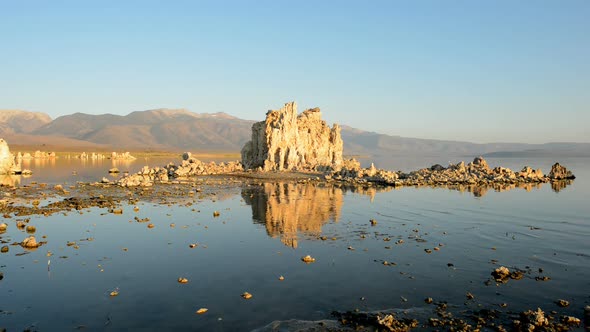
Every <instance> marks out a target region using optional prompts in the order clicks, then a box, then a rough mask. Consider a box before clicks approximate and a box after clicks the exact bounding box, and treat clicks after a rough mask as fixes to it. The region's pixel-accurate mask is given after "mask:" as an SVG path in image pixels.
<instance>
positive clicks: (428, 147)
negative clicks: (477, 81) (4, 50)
mask: <svg viewBox="0 0 590 332" xmlns="http://www.w3.org/2000/svg"><path fill="white" fill-rule="evenodd" d="M254 122H255V121H250V120H243V119H239V118H236V117H234V116H231V115H229V114H226V113H193V112H191V111H189V110H186V109H165V108H162V109H154V110H147V111H136V112H131V113H129V114H127V115H114V114H100V115H92V114H85V113H74V114H70V115H65V116H60V117H58V118H56V119H54V120H53V121H52V120H51V118H50V117H49V116H48V115H47V114H44V113H35V112H26V111H0V135H2V137H3V138H5V139H6V140H7V141H8V142H9V143H10V144H17V145H18V144H20V145H33V144H35V143H36V144H35V145H46V146H59V145H60V144H62V145H63V144H65V145H68V146H80V147H87V148H93V147H96V148H108V147H111V148H113V149H115V148H116V149H130V150H172V151H234V152H237V151H240V150H241V148H242V146H243V145H244V144H245V143H246V142H247V141H248V140H250V138H251V127H252V124H253V123H254ZM342 138H343V140H344V154H345V155H359V156H366V157H370V158H371V159H374V160H376V161H379V160H384V159H391V158H400V157H404V156H405V157H411V156H445V157H446V156H448V157H449V158H450V157H469V156H476V155H484V156H489V157H516V156H519V157H526V156H530V157H534V156H549V155H551V156H553V155H555V156H562V157H578V156H580V157H590V143H568V142H564V143H545V144H525V143H487V144H478V143H470V142H461V141H448V140H433V139H420V138H407V137H400V136H391V135H384V134H379V133H375V132H370V131H364V130H361V129H356V128H352V127H350V126H346V125H343V126H342ZM445 160H447V159H445Z"/></svg>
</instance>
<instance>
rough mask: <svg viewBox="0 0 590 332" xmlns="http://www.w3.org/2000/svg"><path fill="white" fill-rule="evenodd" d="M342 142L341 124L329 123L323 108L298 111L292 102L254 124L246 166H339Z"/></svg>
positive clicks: (244, 158) (277, 168) (244, 150)
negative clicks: (323, 114)
mask: <svg viewBox="0 0 590 332" xmlns="http://www.w3.org/2000/svg"><path fill="white" fill-rule="evenodd" d="M342 146H343V142H342V136H341V135H340V126H338V125H337V124H334V126H333V127H332V128H330V127H329V126H328V125H326V122H325V121H323V120H322V113H321V112H320V109H319V108H313V109H308V110H306V111H304V112H303V113H301V114H299V115H297V104H296V103H295V102H290V103H286V104H285V106H284V107H283V108H281V109H280V110H277V111H273V110H271V111H268V112H267V113H266V120H265V121H261V122H257V123H255V124H253V125H252V140H251V141H248V142H247V143H246V145H244V147H243V148H242V164H243V165H244V169H246V170H248V169H259V170H262V171H286V170H330V169H331V170H339V169H340V168H341V165H342Z"/></svg>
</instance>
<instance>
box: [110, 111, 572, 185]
mask: <svg viewBox="0 0 590 332" xmlns="http://www.w3.org/2000/svg"><path fill="white" fill-rule="evenodd" d="M321 116H322V115H321V111H320V109H319V108H313V109H308V110H305V111H304V112H303V113H301V114H299V115H297V104H296V103H295V102H291V103H286V104H285V105H284V107H283V108H281V109H279V110H270V111H268V112H267V114H266V120H265V121H261V122H257V123H255V124H253V125H252V140H251V141H248V142H247V143H246V144H245V145H244V147H243V149H242V160H241V161H236V162H230V163H227V164H226V163H221V164H219V165H218V164H215V163H203V162H201V161H199V160H197V159H195V158H193V157H192V156H191V154H190V153H188V152H187V153H185V154H184V155H183V157H182V161H181V163H180V165H175V164H173V163H170V164H168V165H166V166H164V167H156V168H147V167H145V168H144V169H142V170H141V171H140V172H138V173H136V174H132V175H129V176H126V177H124V178H122V179H120V180H119V181H118V182H117V184H119V185H121V186H124V187H132V186H150V185H153V184H154V183H157V182H160V183H166V182H167V181H169V179H171V178H185V177H190V176H196V175H215V174H228V175H239V176H246V177H258V176H260V175H261V174H266V175H267V177H268V174H272V176H270V177H274V178H281V177H286V175H285V174H289V173H290V174H291V175H289V176H292V174H293V173H295V174H300V175H302V176H310V175H311V176H317V177H319V178H321V179H325V180H328V181H344V182H349V183H357V184H366V183H373V184H379V185H387V186H395V187H401V186H421V185H431V186H437V185H494V184H501V185H514V184H531V183H532V184H534V183H546V182H557V181H563V180H566V181H568V180H572V179H574V178H575V176H574V175H573V174H572V172H571V171H569V170H567V169H566V168H565V167H563V166H561V165H560V164H559V163H556V164H554V165H553V167H552V168H551V170H550V171H549V173H548V174H547V175H545V174H544V173H543V171H541V170H540V169H536V170H535V169H533V168H531V167H529V166H525V167H523V168H522V169H521V170H520V171H513V170H511V169H509V168H505V167H495V168H490V167H489V166H488V163H487V162H486V161H485V160H484V159H483V158H482V157H477V158H475V159H474V160H473V161H472V162H470V163H468V164H465V162H460V163H457V164H451V165H448V166H447V167H444V166H442V165H438V164H437V165H433V166H431V167H429V168H423V169H419V170H416V171H412V172H409V173H404V172H401V171H397V172H396V171H391V170H384V169H377V168H375V166H374V165H371V167H369V168H361V166H360V163H359V162H358V161H356V160H355V159H349V160H346V159H343V157H342V151H343V144H344V143H343V141H342V137H341V134H340V127H339V126H338V125H336V124H335V125H334V126H332V127H331V128H330V127H329V126H328V125H327V124H326V122H325V121H323V120H322V117H321ZM304 174H306V175H304ZM105 180H106V179H105ZM106 181H107V182H108V180H106Z"/></svg>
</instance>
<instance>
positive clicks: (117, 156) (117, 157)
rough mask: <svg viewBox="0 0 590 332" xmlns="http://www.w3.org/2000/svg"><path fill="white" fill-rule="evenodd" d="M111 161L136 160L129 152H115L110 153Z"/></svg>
mask: <svg viewBox="0 0 590 332" xmlns="http://www.w3.org/2000/svg"><path fill="white" fill-rule="evenodd" d="M110 159H112V160H135V159H136V158H135V157H134V156H132V155H131V154H130V153H129V152H121V153H117V152H115V151H113V152H111V158H110Z"/></svg>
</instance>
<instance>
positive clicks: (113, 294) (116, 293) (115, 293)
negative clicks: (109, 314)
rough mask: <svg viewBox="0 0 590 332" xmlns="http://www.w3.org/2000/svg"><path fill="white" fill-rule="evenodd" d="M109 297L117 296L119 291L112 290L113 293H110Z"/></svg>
mask: <svg viewBox="0 0 590 332" xmlns="http://www.w3.org/2000/svg"><path fill="white" fill-rule="evenodd" d="M110 295H111V296H117V295H119V291H118V290H114V291H112V292H111V294H110Z"/></svg>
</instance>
